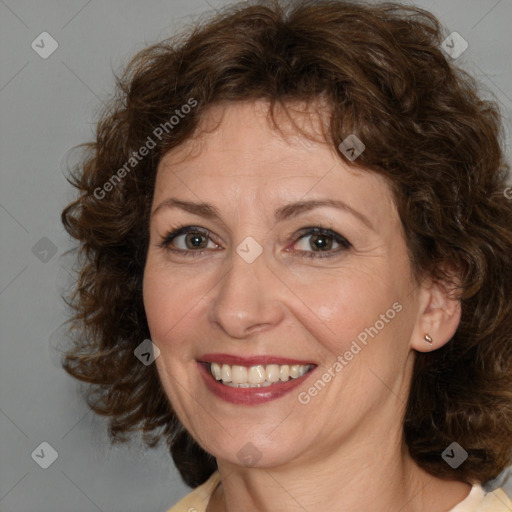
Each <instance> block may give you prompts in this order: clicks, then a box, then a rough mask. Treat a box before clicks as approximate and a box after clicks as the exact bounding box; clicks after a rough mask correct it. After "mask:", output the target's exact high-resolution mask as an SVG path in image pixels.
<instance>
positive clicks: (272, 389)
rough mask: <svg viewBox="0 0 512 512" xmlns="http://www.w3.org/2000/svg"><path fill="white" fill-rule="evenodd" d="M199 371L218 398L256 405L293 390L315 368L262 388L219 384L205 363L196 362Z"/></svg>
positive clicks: (233, 402)
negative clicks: (293, 377)
mask: <svg viewBox="0 0 512 512" xmlns="http://www.w3.org/2000/svg"><path fill="white" fill-rule="evenodd" d="M197 364H198V367H199V372H200V373H201V375H202V377H203V379H204V381H205V384H206V386H207V388H208V389H209V390H210V391H211V392H212V393H213V394H214V395H215V396H218V397H219V398H222V400H224V401H226V402H230V403H232V404H241V405H258V404H262V403H265V402H270V401H271V400H276V399H277V398H280V397H282V396H284V395H286V394H287V393H290V392H291V391H293V390H294V389H295V388H296V387H297V386H300V385H301V384H302V383H303V382H304V381H305V380H306V379H307V378H308V377H309V376H310V375H311V374H312V373H313V372H314V371H315V368H316V367H315V368H313V369H312V370H310V371H309V372H308V373H305V374H304V375H303V376H302V377H297V378H296V379H292V380H289V381H287V382H281V383H280V384H278V383H276V384H271V385H270V386H266V387H264V388H232V387H230V386H226V385H225V384H221V383H220V381H218V380H215V379H214V377H213V376H212V374H211V373H210V370H209V368H208V365H207V364H206V363H201V362H198V363H197Z"/></svg>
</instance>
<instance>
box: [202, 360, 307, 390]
mask: <svg viewBox="0 0 512 512" xmlns="http://www.w3.org/2000/svg"><path fill="white" fill-rule="evenodd" d="M311 368H312V365H306V364H293V365H287V364H283V365H278V364H268V365H266V366H263V365H256V366H250V367H249V368H248V367H246V366H240V365H236V364H234V365H229V364H222V365H220V364H218V363H211V364H210V373H211V374H212V376H213V378H214V379H215V380H220V381H222V383H223V384H225V385H227V386H230V387H240V388H249V387H251V388H254V387H257V388H259V387H267V386H270V385H271V384H274V383H276V382H278V381H281V382H287V381H288V380H290V379H296V378H298V377H302V376H303V375H304V374H306V373H307V372H308V371H309V370H310V369H311Z"/></svg>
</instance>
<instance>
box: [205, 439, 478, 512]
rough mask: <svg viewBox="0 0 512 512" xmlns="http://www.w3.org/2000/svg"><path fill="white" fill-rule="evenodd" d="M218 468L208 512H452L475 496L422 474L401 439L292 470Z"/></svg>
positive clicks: (368, 445) (325, 457) (332, 452)
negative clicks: (219, 477)
mask: <svg viewBox="0 0 512 512" xmlns="http://www.w3.org/2000/svg"><path fill="white" fill-rule="evenodd" d="M368 439H371V438H368ZM218 466H219V472H220V476H221V481H222V483H221V485H220V486H219V487H218V488H217V490H216V492H215V493H214V495H213V496H212V499H211V500H210V503H209V505H208V508H207V512H237V511H239V510H244V511H245V512H270V511H275V510H286V511H287V512H304V510H323V511H325V512H340V511H345V510H346V511H349V510H350V511H351V512H367V511H368V510H370V509H371V508H372V507H373V508H376V509H378V510H380V511H383V512H396V511H397V510H400V511H401V512H426V511H431V510H440V511H449V510H450V509H451V508H453V507H454V506H455V505H457V504H458V503H460V502H461V501H462V500H463V499H465V497H466V496H467V495H468V494H469V492H470V490H471V486H470V485H469V484H467V483H462V482H456V481H447V480H441V479H438V478H436V477H434V476H432V475H430V474H428V473H426V472H425V471H424V470H422V469H421V468H420V467H419V466H418V465H417V464H416V463H415V462H414V461H413V460H412V459H411V458H410V457H409V456H408V453H407V450H406V449H405V448H404V447H403V445H402V441H401V437H400V436H398V435H396V433H395V436H392V435H389V433H388V435H387V436H386V439H385V440H382V442H381V443H376V442H375V439H371V441H368V442H366V443H364V442H362V443H359V444H357V445H356V446H354V449H353V450H351V451H349V450H348V449H347V446H346V445H344V446H343V448H342V449H341V448H340V449H339V450H330V452H329V453H322V454H317V455H316V458H315V460H311V459H308V460H303V461H294V462H292V463H290V464H287V465H286V466H279V467H272V468H268V469H267V468H240V466H236V465H234V464H231V463H229V462H227V461H222V460H218Z"/></svg>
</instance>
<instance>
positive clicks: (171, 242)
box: [158, 226, 218, 256]
mask: <svg viewBox="0 0 512 512" xmlns="http://www.w3.org/2000/svg"><path fill="white" fill-rule="evenodd" d="M180 238H181V247H178V248H174V246H175V244H177V242H176V241H177V240H179V239H180ZM208 242H210V243H212V244H214V242H212V241H211V240H210V237H209V234H208V232H207V231H205V230H204V229H202V228H200V227H197V226H183V227H181V228H178V229H175V230H174V231H171V232H170V233H168V234H167V235H166V236H165V237H164V238H163V239H162V241H161V242H160V243H159V244H158V246H159V247H161V248H163V249H167V250H169V251H173V252H177V253H182V254H185V255H187V256H196V255H198V254H201V253H202V252H203V251H202V250H196V249H206V248H207V246H208ZM177 245H179V244H177ZM214 245H215V246H216V247H218V246H217V244H214Z"/></svg>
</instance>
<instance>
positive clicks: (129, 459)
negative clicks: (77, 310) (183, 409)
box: [0, 0, 512, 512]
mask: <svg viewBox="0 0 512 512" xmlns="http://www.w3.org/2000/svg"><path fill="white" fill-rule="evenodd" d="M227 3H228V2H226V1H221V0H209V2H206V0H188V1H182V0H151V1H147V2H144V3H143V2H137V1H135V0H130V1H128V0H124V1H123V0H109V1H100V0H89V1H88V0H71V1H70V0H66V1H64V0H45V1H41V0H0V58H1V61H0V65H1V67H0V111H1V117H0V133H1V136H0V168H1V188H0V225H1V243H2V254H1V259H0V315H1V316H0V325H1V334H2V337H1V345H0V347H1V357H0V434H1V443H0V509H1V511H2V512H32V511H37V512H95V511H98V510H99V511H104V512H107V511H108V512H115V511H124V512H135V511H137V512H141V511H144V512H151V511H154V512H159V511H163V510H167V508H169V507H170V506H171V505H172V504H174V503H175V502H176V501H177V500H178V499H179V498H181V497H182V496H183V495H185V494H186V493H187V492H188V491H189V489H188V487H186V486H185V485H184V484H183V483H182V482H181V480H180V477H179V474H178V472H177V470H176V469H175V468H174V466H173V464H172V462H171V458H170V456H169V454H168V452H167V451H166V448H165V446H164V445H163V444H162V445H161V446H160V447H159V448H158V449H155V450H150V451H146V450H144V448H143V445H142V443H141V442H140V440H138V439H137V438H134V441H133V442H132V444H131V445H124V446H122V445H121V446H116V447H114V448H109V447H108V443H107V435H106V420H104V419H103V418H98V417H94V415H93V414H92V413H90V412H89V413H88V409H87V407H86V406H85V404H84V403H83V402H82V401H81V400H80V399H79V398H78V395H77V384H76V382H75V381H74V380H73V379H71V377H69V376H68V375H67V374H66V373H65V372H64V370H62V369H61V367H60V365H59V361H60V359H59V354H58V352H57V351H56V350H55V347H56V346H57V345H58V343H59V340H60V339H61V338H62V331H61V329H59V328H60V326H61V324H62V322H63V321H64V320H65V318H66V309H65V307H64V304H63V303H62V301H61V299H60V294H61V293H62V291H63V290H64V289H65V287H66V286H69V285H70V273H69V269H70V268H71V265H72V263H73V261H72V256H71V257H70V256H64V254H63V253H64V252H65V251H66V250H67V249H69V248H71V247H72V245H71V243H70V241H69V240H68V237H67V235H66V234H65V232H64V229H63V228H62V226H61V223H60V212H61V210H62V209H63V207H64V206H65V205H66V204H67V203H68V202H70V201H71V200H72V199H73V197H74V196H73V194H74V191H73V190H72V189H71V187H70V186H69V185H68V184H67V182H66V181H65V179H64V174H65V173H66V158H67V155H68V153H69V150H70V149H71V148H72V147H73V146H76V145H77V144H80V143H82V142H85V141H88V140H90V139H91V138H92V135H93V131H92V130H93V127H94V121H95V119H96V114H97V112H98V110H99V107H101V106H102V102H104V101H105V100H106V99H107V98H108V95H109V94H110V93H111V92H112V91H113V85H114V81H113V74H112V70H113V69H114V70H116V71H119V70H120V69H121V67H122V66H124V64H126V62H127V60H128V59H129V57H131V56H132V55H133V54H134V53H135V52H136V51H138V50H140V49H142V48H143V47H144V46H146V45H147V44H151V43H154V42H157V41H158V40H160V39H163V38H165V37H168V36H170V35H172V34H173V33H174V32H175V31H176V30H179V29H180V28H181V27H183V25H184V24H188V23H190V22H191V21H193V19H194V18H195V17H196V16H197V15H198V14H200V13H203V12H207V11H211V10H213V9H215V8H218V7H219V6H221V5H226V4H227ZM415 3H416V4H417V5H419V6H422V7H425V8H427V9H430V10H431V11H432V12H433V13H434V14H436V15H437V16H438V17H439V18H440V19H441V21H442V22H443V24H444V25H445V27H446V28H447V34H448V33H450V32H452V31H456V32H458V33H460V34H461V35H462V36H463V37H464V39H466V40H467V41H468V43H469V48H468V49H467V51H466V52H465V53H463V54H462V55H461V56H460V57H458V58H457V63H460V64H461V65H462V66H463V67H465V68H466V69H467V70H469V71H470V72H471V73H472V74H474V75H475V76H476V77H477V78H478V79H479V81H480V82H481V83H482V85H483V86H484V87H485V88H487V89H488V92H489V94H494V95H496V98H497V100H498V101H499V103H500V105H501V108H502V110H503V114H504V116H505V123H506V139H507V141H506V143H507V154H508V157H509V159H510V155H511V148H510V133H512V132H511V127H512V121H511V118H512V115H511V113H512V99H511V98H512V65H511V58H510V54H511V50H512V36H511V33H512V32H511V31H510V27H509V24H510V20H512V1H511V0H499V1H498V0H472V1H468V0H448V1H442V0H439V1H432V0H430V1H429V0H424V1H418V2H415ZM44 31H46V32H49V33H50V34H51V36H52V37H53V38H55V40H56V41H57V42H58V48H57V50H56V51H55V52H54V53H53V54H52V55H51V56H50V57H48V58H47V59H43V58H41V57H40V56H39V55H38V54H37V53H36V52H35V51H34V50H33V49H32V47H31V43H32V41H34V40H36V38H37V37H38V36H39V34H41V33H42V32H44ZM46 48H48V46H46ZM41 239H42V241H41ZM42 442H48V443H50V445H51V446H52V447H53V448H54V449H55V450H56V451H57V453H58V458H57V459H56V460H55V462H54V463H53V464H52V465H51V466H50V467H49V468H47V469H42V468H41V467H39V465H37V464H36V462H35V461H34V460H33V458H32V457H31V454H32V453H33V451H34V450H35V449H36V448H37V447H38V446H39V445H40V443H42ZM39 450H40V449H39ZM38 453H39V452H38ZM48 453H49V452H48V451H46V454H45V457H47V456H48ZM505 485H506V488H507V490H508V492H509V493H510V494H511V495H512V479H510V478H509V479H508V481H507V483H506V484H505Z"/></svg>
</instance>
